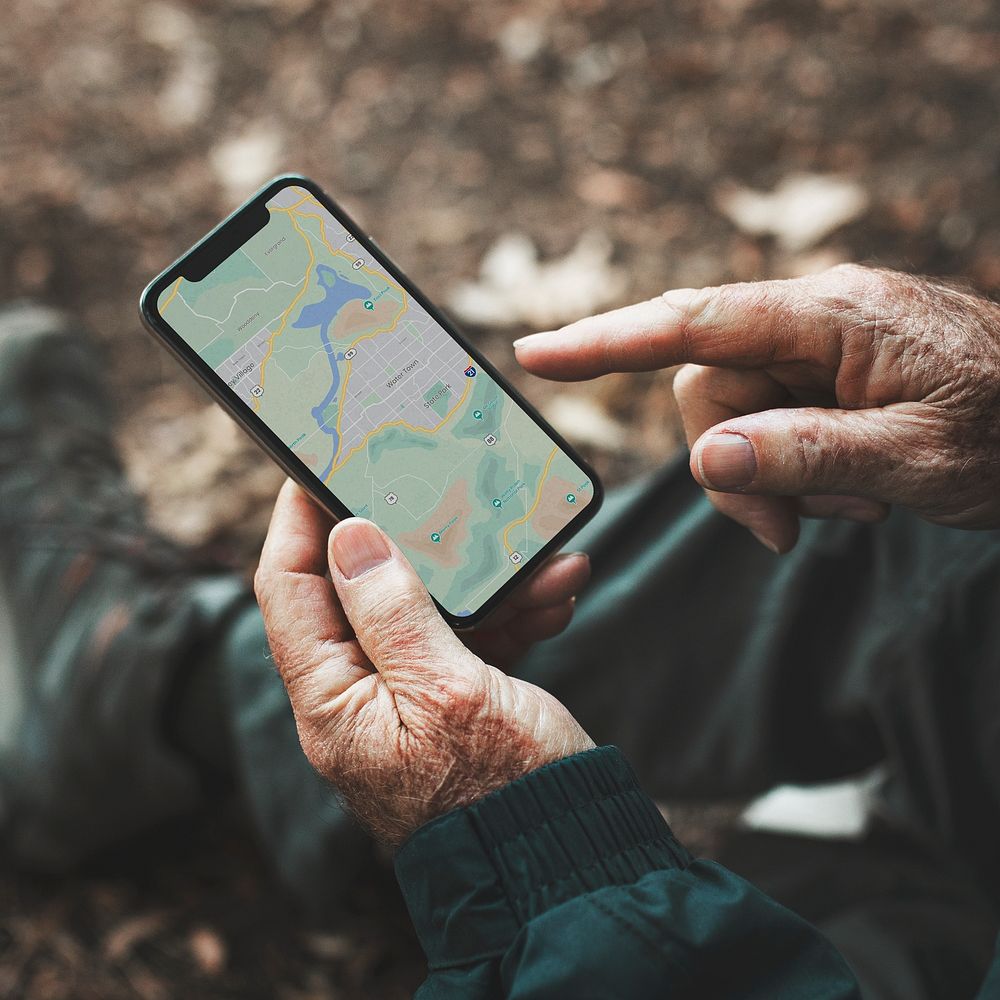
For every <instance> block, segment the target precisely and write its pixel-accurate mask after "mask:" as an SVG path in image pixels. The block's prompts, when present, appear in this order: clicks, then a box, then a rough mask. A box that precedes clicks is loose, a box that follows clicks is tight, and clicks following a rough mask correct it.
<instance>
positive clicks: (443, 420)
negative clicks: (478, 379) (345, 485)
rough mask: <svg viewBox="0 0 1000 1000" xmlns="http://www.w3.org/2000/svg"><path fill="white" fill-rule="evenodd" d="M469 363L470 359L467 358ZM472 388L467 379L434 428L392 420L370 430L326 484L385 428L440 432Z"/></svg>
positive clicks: (332, 471)
mask: <svg viewBox="0 0 1000 1000" xmlns="http://www.w3.org/2000/svg"><path fill="white" fill-rule="evenodd" d="M468 360H469V361H471V360H472V359H471V358H469V359H468ZM471 388H472V379H471V378H467V379H466V380H465V389H464V390H463V391H462V395H461V397H460V398H459V400H458V402H457V403H456V404H455V405H454V406H453V407H452V408H451V409H450V410H449V411H448V412H447V413H446V414H445V415H444V416H443V417H442V418H441V422H440V423H439V424H437V425H436V426H434V427H416V426H415V425H414V424H410V423H407V422H406V421H405V420H394V421H393V422H392V423H391V424H379V426H378V427H376V428H375V429H374V430H370V431H369V432H368V433H367V434H366V435H365V436H364V438H363V439H362V440H361V443H360V444H357V445H355V446H354V447H353V448H352V449H351V450H350V451H349V452H348V453H347V454H346V455H345V456H344V457H343V458H342V459H341V460H340V461H339V462H337V464H336V465H334V467H333V468H332V469H331V470H330V475H329V476H327V477H326V482H330V479H331V477H332V476H333V474H334V473H335V472H336V471H337V469H339V468H341V467H342V466H343V465H344V463H345V462H346V461H347V460H348V459H349V458H350V457H351V455H353V454H355V453H356V452H357V451H359V450H360V449H362V448H364V446H365V445H366V444H368V439H369V438H370V437H371V436H372V435H373V434H377V433H378V432H379V431H384V430H385V429H386V428H387V427H405V428H406V429H407V430H411V431H415V432H416V433H417V434H433V433H434V432H435V431H437V430H440V429H441V428H442V427H443V426H444V425H445V424H446V423H447V422H448V421H449V420H450V419H451V417H452V414H453V413H454V412H455V411H456V410H457V409H458V408H459V407H460V406H461V405H462V404H463V403H464V402H465V398H466V396H468V395H469V390H470V389H471Z"/></svg>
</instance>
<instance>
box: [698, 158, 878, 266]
mask: <svg viewBox="0 0 1000 1000" xmlns="http://www.w3.org/2000/svg"><path fill="white" fill-rule="evenodd" d="M715 204H716V207H717V208H718V209H719V211H720V212H722V214H723V215H724V216H725V217H726V218H727V219H729V221H730V222H732V223H733V225H734V226H736V227H737V228H738V229H740V230H741V231H742V232H744V233H749V234H750V235H752V236H773V237H774V238H775V239H776V240H777V243H778V246H779V247H781V248H782V249H783V250H787V251H789V252H790V253H799V252H801V251H802V250H808V249H809V248H810V247H814V246H816V244H817V243H819V242H820V241H821V240H822V239H823V238H824V237H825V236H827V235H829V234H830V233H832V232H833V231H834V230H835V229H839V228H840V227H841V226H843V225H845V224H846V223H848V222H851V221H852V220H853V219H856V218H858V217H859V216H860V215H861V214H862V213H863V212H864V211H865V209H866V208H867V207H868V194H867V193H866V191H865V190H864V188H862V187H861V185H859V184H857V183H856V182H854V181H851V180H847V179H845V178H842V177H833V176H823V175H820V174H792V175H791V176H789V177H786V178H785V179H784V180H782V181H781V182H780V183H779V184H778V186H777V187H776V188H775V189H774V190H773V191H769V192H768V191H754V190H753V189H751V188H746V187H741V186H739V185H724V186H722V187H720V188H719V189H718V190H717V191H716V195H715Z"/></svg>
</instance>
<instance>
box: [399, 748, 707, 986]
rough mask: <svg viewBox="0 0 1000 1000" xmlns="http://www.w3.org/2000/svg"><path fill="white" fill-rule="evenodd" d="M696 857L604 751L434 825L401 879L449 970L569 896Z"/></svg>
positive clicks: (423, 933) (420, 929) (497, 945)
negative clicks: (680, 841) (451, 966)
mask: <svg viewBox="0 0 1000 1000" xmlns="http://www.w3.org/2000/svg"><path fill="white" fill-rule="evenodd" d="M690 860H691V859H690V856H689V855H688V853H687V851H685V850H684V848H683V847H682V846H681V845H680V844H679V843H678V842H677V841H676V840H675V839H674V837H673V834H672V833H671V831H670V828H669V827H668V826H667V823H666V821H665V820H664V819H663V816H662V815H661V814H660V811H659V810H658V809H657V807H656V805H655V804H654V803H653V802H652V801H651V800H650V799H649V797H648V796H647V795H646V794H645V793H644V792H643V791H642V789H641V788H640V787H639V783H638V781H637V779H636V777H635V773H634V772H633V770H632V768H631V766H630V765H629V764H628V762H627V761H626V760H625V758H624V757H623V756H622V754H621V752H620V751H619V750H618V749H617V748H615V747H601V748H599V749H595V750H588V751H586V752H584V753H580V754H575V755H574V756H572V757H567V758H565V759H563V760H560V761H556V762H555V763H553V764H549V765H547V766H546V767H542V768H539V769H538V770H537V771H533V772H531V773H530V774H527V775H525V776H524V777H523V778H519V779H518V780H517V781H514V782H512V783H511V784H509V785H506V786H505V787H504V788H501V789H500V790H498V791H497V792H494V793H493V794H492V795H489V796H487V797H486V798H484V799H482V800H480V801H479V802H476V803H474V804H473V805H471V806H469V807H468V808H466V809H461V810H457V811H456V812H453V813H449V814H448V815H446V816H442V817H440V818H439V819H437V820H434V821H433V822H431V823H428V824H427V825H426V826H424V827H422V828H421V829H420V830H418V831H417V832H416V833H415V834H414V835H413V836H412V837H411V838H410V839H409V840H408V841H407V842H406V843H405V844H404V845H403V847H402V848H401V849H400V851H399V854H398V855H397V857H396V873H397V876H398V878H399V882H400V886H401V887H402V890H403V895H404V897H405V898H406V902H407V906H408V907H409V909H410V914H411V916H412V917H413V921H414V924H415V926H416V929H417V934H418V935H419V937H420V940H421V944H422V945H423V946H424V950H425V952H426V954H427V957H428V961H429V962H430V963H431V966H432V967H443V966H448V965H456V964H463V963H466V962H469V961H473V960H476V959H481V958H484V957H487V956H489V955H495V954H500V953H502V952H503V951H504V950H505V949H506V948H507V947H508V946H509V944H510V942H511V941H512V940H513V938H514V936H515V935H516V934H517V932H518V930H519V929H520V927H521V926H523V925H524V924H525V923H526V922H527V921H528V920H531V919H532V918H534V917H536V916H538V915H539V914H541V913H544V912H545V911H547V910H549V909H551V908H552V907H554V906H558V905H559V904H560V903H563V902H565V901H567V900H569V899H572V898H574V897H576V896H579V895H582V894H584V893H588V892H593V891H595V890H597V889H601V888H603V887H605V886H609V885H625V884H629V883H632V882H634V881H636V880H638V879H639V878H641V877H642V876H643V875H645V874H647V873H648V872H651V871H655V870H662V869H668V868H678V867H686V866H687V865H688V864H689V863H690Z"/></svg>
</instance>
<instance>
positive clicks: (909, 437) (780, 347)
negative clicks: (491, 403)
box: [515, 265, 1000, 552]
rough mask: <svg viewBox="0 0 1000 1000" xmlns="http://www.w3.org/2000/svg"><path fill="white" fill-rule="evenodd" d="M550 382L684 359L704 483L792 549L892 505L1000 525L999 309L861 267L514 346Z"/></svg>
mask: <svg viewBox="0 0 1000 1000" xmlns="http://www.w3.org/2000/svg"><path fill="white" fill-rule="evenodd" d="M515 349H516V353H517V359H518V361H519V362H520V363H521V364H522V365H523V366H524V367H525V368H526V369H527V370H528V371H530V372H533V373H534V374H536V375H541V376H544V377H546V378H551V379H560V380H568V379H586V378H593V377H595V376H597V375H603V374H606V373H607V372H611V371H647V370H650V369H653V368H662V367H666V366H668V365H676V364H681V363H685V367H684V368H682V369H681V370H680V372H678V374H677V378H676V381H675V383H674V385H675V391H676V394H677V401H678V404H679V406H680V410H681V416H682V419H683V421H684V427H685V431H686V433H687V438H688V443H689V445H690V447H691V471H692V473H693V474H694V477H695V478H696V479H697V481H698V482H699V483H700V484H701V485H702V486H703V487H704V488H705V489H706V490H708V491H709V498H710V499H711V501H712V503H713V504H715V506H716V507H717V508H718V509H719V510H720V511H722V512H723V513H724V514H727V515H729V517H731V518H733V519H734V520H736V521H738V522H739V523H741V524H743V525H745V526H746V527H747V528H749V529H750V530H751V531H752V532H753V533H754V534H755V535H756V536H757V537H758V538H759V539H760V540H761V541H762V542H763V543H764V544H765V545H767V546H768V547H769V548H772V549H774V550H775V551H777V552H784V551H787V550H788V549H790V548H791V547H792V546H793V545H794V544H795V542H796V539H797V537H798V518H799V516H800V515H803V516H817V517H850V518H854V519H856V520H861V521H874V520H879V519H880V518H882V517H884V516H885V514H886V512H887V510H888V505H889V504H901V505H903V506H906V507H909V508H911V509H913V510H914V511H916V512H917V513H918V514H920V515H921V516H922V517H925V518H927V519H928V520H931V521H935V522H937V523H939V524H950V525H955V526H957V527H964V528H987V527H996V526H998V525H1000V307H998V306H997V305H996V304H994V303H992V302H989V301H986V300H985V299H982V298H979V297H977V296H975V295H972V294H969V293H967V292H963V291H959V290H956V289H954V288H951V287H948V286H946V285H943V284H940V283H937V282H934V281H929V280H925V279H921V278H915V277H911V276H908V275H904V274H898V273H895V272H892V271H885V270H875V269H869V268H864V267H859V266H855V265H843V266H841V267H836V268H833V269H832V270H829V271H826V272H825V273H823V274H820V275H817V276H815V277H808V278H798V279H794V280H789V281H764V282H759V283H756V284H739V285H724V286H722V287H720V288H704V289H700V290H695V289H681V290H677V291H671V292H666V293H664V295H662V296H661V297H659V298H656V299H653V300H651V301H649V302H643V303H640V304H638V305H634V306H628V307H627V308H624V309H619V310H616V311H614V312H609V313H606V314H604V315H602V316H594V317H592V318H590V319H585V320H581V321H580V322H578V323H573V324H571V325H570V326H568V327H565V328H564V329H562V330H558V331H555V332H552V333H539V334H535V335H533V336H530V337H526V338H524V339H523V340H520V341H518V342H517V343H516V344H515Z"/></svg>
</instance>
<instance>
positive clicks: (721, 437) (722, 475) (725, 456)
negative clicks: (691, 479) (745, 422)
mask: <svg viewBox="0 0 1000 1000" xmlns="http://www.w3.org/2000/svg"><path fill="white" fill-rule="evenodd" d="M698 471H699V472H700V473H701V478H702V480H703V481H704V483H705V485H706V486H708V487H709V489H716V490H733V489H738V488H739V487H741V486H747V485H748V484H750V483H752V482H753V477H754V476H755V475H757V456H756V455H754V451H753V445H752V444H751V443H750V441H749V440H748V439H747V438H745V437H744V436H743V435H742V434H726V433H723V434H712V435H711V436H710V437H709V438H708V439H707V440H706V441H705V443H704V444H703V445H702V446H701V448H699V449H698Z"/></svg>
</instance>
